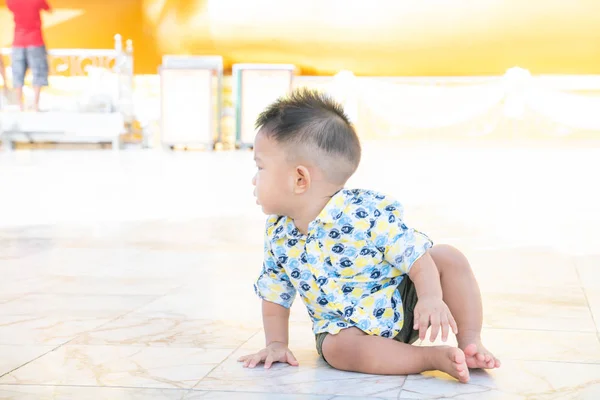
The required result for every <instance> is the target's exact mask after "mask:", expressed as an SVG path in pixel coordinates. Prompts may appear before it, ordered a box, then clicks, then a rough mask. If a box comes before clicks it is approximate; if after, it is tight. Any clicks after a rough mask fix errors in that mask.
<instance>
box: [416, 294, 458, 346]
mask: <svg viewBox="0 0 600 400" xmlns="http://www.w3.org/2000/svg"><path fill="white" fill-rule="evenodd" d="M414 316H415V324H414V327H413V329H415V330H418V331H419V338H420V339H421V340H425V337H426V336H427V328H428V327H429V325H431V336H430V337H429V339H430V340H431V341H432V342H433V341H435V339H436V338H437V336H438V333H439V331H440V328H441V330H442V341H444V342H445V341H446V340H448V333H449V332H450V328H452V332H454V334H455V335H456V334H457V333H458V327H457V326H456V321H455V320H454V317H453V316H452V313H451V312H450V309H449V308H448V306H447V305H446V303H444V301H443V300H442V299H441V298H439V297H423V298H420V299H419V300H418V301H417V305H416V306H415V310H414Z"/></svg>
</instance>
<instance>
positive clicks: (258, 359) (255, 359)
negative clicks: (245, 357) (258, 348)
mask: <svg viewBox="0 0 600 400" xmlns="http://www.w3.org/2000/svg"><path fill="white" fill-rule="evenodd" d="M261 361H262V357H261V355H260V353H259V354H255V355H254V356H253V357H252V358H251V359H250V363H249V364H248V368H254V367H256V366H257V365H258V363H259V362H261Z"/></svg>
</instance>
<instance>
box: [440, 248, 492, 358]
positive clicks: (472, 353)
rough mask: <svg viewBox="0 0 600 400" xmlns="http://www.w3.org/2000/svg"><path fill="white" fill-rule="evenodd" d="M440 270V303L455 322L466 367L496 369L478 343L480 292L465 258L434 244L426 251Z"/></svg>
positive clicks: (456, 251) (452, 250) (480, 325)
mask: <svg viewBox="0 0 600 400" xmlns="http://www.w3.org/2000/svg"><path fill="white" fill-rule="evenodd" d="M429 252H430V254H431V257H432V258H433V261H434V262H435V264H436V266H437V268H438V271H439V272H440V280H441V283H442V292H443V296H444V302H445V303H446V304H447V305H448V308H449V309H450V312H452V315H453V316H454V319H455V320H456V324H457V325H458V335H457V336H456V339H457V341H458V347H459V348H460V349H461V350H462V351H463V352H464V353H465V356H466V361H467V365H468V366H469V368H498V367H500V361H499V360H498V359H496V358H495V357H494V355H493V354H492V353H490V352H489V351H488V350H487V349H486V348H485V347H484V346H483V344H482V343H481V327H482V323H483V309H482V305H481V293H480V291H479V285H478V284H477V281H476V280H475V275H473V271H472V270H471V266H470V265H469V261H468V260H467V258H466V257H465V256H464V255H463V254H462V253H461V252H460V251H458V250H457V249H455V248H454V247H451V246H446V245H438V246H434V247H433V248H432V249H431V250H430V251H429Z"/></svg>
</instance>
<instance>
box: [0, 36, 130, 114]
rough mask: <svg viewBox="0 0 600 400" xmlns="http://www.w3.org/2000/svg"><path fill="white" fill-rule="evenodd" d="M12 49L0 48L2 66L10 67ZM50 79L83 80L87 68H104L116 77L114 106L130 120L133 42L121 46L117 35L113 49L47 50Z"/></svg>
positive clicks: (86, 73)
mask: <svg viewBox="0 0 600 400" xmlns="http://www.w3.org/2000/svg"><path fill="white" fill-rule="evenodd" d="M11 55H12V50H11V49H10V48H0V56H1V57H3V59H4V61H5V65H6V66H7V67H9V66H10V65H11ZM48 67H49V75H50V76H62V77H86V76H88V71H89V69H90V68H97V69H105V70H108V71H112V72H113V73H115V74H116V75H117V88H116V89H117V93H118V95H117V104H115V107H116V108H117V110H118V111H119V112H121V113H122V114H123V116H124V118H125V121H126V122H131V121H132V120H133V42H132V41H131V40H127V41H126V42H125V46H123V39H122V37H121V35H119V34H117V35H115V37H114V49H49V50H48Z"/></svg>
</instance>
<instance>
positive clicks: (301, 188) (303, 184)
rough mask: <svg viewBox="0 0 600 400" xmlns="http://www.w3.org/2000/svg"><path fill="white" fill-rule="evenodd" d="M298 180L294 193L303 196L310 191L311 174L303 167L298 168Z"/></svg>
mask: <svg viewBox="0 0 600 400" xmlns="http://www.w3.org/2000/svg"><path fill="white" fill-rule="evenodd" d="M295 178H296V180H295V182H294V193H296V194H301V193H304V192H306V191H307V190H308V188H309V187H310V183H311V178H310V172H309V171H308V168H306V167H305V166H303V165H299V166H297V167H296V177H295Z"/></svg>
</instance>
